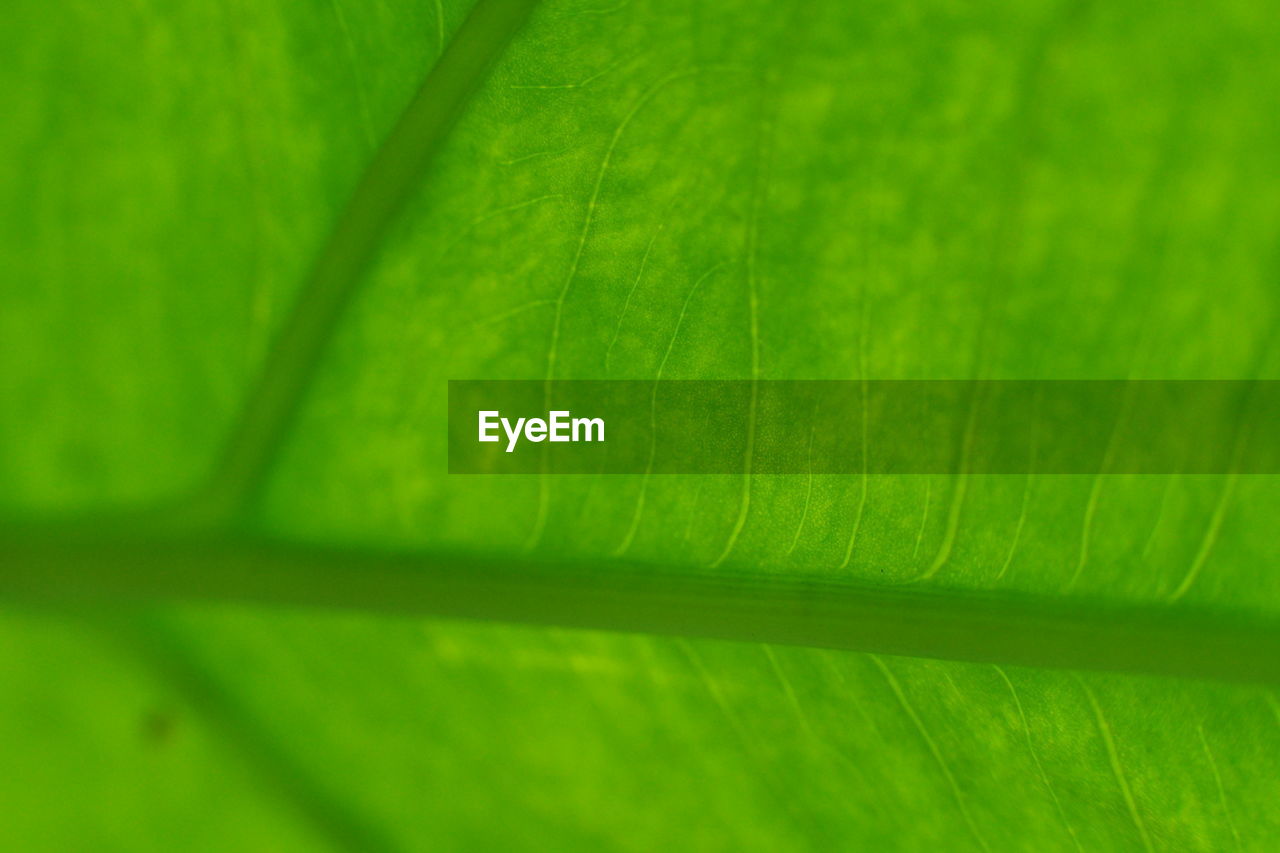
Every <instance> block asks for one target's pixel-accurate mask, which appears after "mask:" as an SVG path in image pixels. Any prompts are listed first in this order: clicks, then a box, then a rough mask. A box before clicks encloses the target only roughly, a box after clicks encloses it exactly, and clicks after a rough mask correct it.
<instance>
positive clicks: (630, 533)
mask: <svg viewBox="0 0 1280 853" xmlns="http://www.w3.org/2000/svg"><path fill="white" fill-rule="evenodd" d="M728 263H729V262H728V261H721V262H720V263H718V264H716V265H714V266H712V267H711V268H710V269H709V270H707V271H706V272H704V273H703V274H702V275H700V276H698V278H697V279H695V280H694V282H693V286H692V287H690V288H689V292H688V293H687V294H685V297H684V303H683V304H682V305H681V306H680V314H679V316H677V317H676V326H675V328H674V329H672V330H671V340H669V341H667V348H666V351H664V352H663V353H662V360H661V361H659V362H658V371H657V374H656V375H655V376H654V377H653V389H652V391H650V393H649V461H648V462H647V463H645V469H644V476H643V477H642V478H641V480H640V494H639V495H638V496H637V497H636V507H635V511H634V512H633V513H632V514H631V524H630V526H628V528H627V532H626V535H624V536H623V537H622V541H621V542H620V543H618V547H617V548H616V549H614V552H613V555H614V556H615V557H620V556H622V555H623V554H625V553H626V552H627V551H629V550H631V545H632V543H633V542H634V541H635V538H636V531H638V530H639V529H640V519H641V517H642V516H643V515H644V500H645V495H646V494H647V492H648V489H649V479H650V477H651V476H652V475H653V460H654V457H655V456H657V453H658V387H659V385H660V384H661V382H662V374H663V372H664V371H665V370H666V369H667V360H668V359H670V358H671V351H672V350H674V349H675V346H676V339H677V338H679V337H680V327H681V326H682V325H684V317H685V314H686V313H688V311H689V303H690V302H692V301H693V295H694V294H695V293H697V292H698V287H699V286H700V285H701V284H702V283H703V282H704V281H706V280H707V279H708V278H710V277H711V276H713V275H715V274H716V272H718V271H719V270H721V269H722V268H724V266H725V265H726V264H728Z"/></svg>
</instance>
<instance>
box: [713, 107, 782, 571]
mask: <svg viewBox="0 0 1280 853" xmlns="http://www.w3.org/2000/svg"><path fill="white" fill-rule="evenodd" d="M758 145H759V147H758V149H757V154H756V160H757V166H756V181H755V185H754V186H753V187H752V193H751V211H750V217H749V221H748V223H747V307H748V310H749V316H748V331H749V333H750V337H751V399H750V401H749V403H748V409H747V446H746V448H745V449H744V450H743V454H742V493H741V497H740V498H739V501H738V516H737V518H736V519H735V521H734V523H733V529H732V530H730V531H729V538H728V539H727V540H726V541H725V543H724V548H723V549H722V550H721V551H720V555H719V556H718V557H716V558H715V559H714V560H712V561H711V566H710V567H711V568H713V569H714V568H716V567H718V566H719V565H721V564H722V563H723V562H724V561H725V560H727V559H728V558H729V555H730V554H731V553H733V549H734V547H736V546H737V544H738V539H739V538H740V537H741V536H742V531H743V528H745V527H746V525H747V517H748V515H749V513H750V512H751V467H752V464H753V462H754V459H755V441H756V406H757V404H758V402H759V400H758V397H759V387H758V385H757V384H756V383H757V382H758V381H759V380H760V295H759V283H758V281H757V277H758V272H757V266H756V265H757V261H758V259H759V258H758V254H759V244H760V205H761V204H762V203H763V199H764V195H765V193H766V191H767V187H768V181H769V157H770V153H771V150H772V145H773V124H772V122H771V121H768V120H767V119H766V120H764V121H762V125H761V128H760V141H759V143H758Z"/></svg>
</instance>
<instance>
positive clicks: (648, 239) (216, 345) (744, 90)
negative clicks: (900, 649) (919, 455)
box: [0, 0, 1280, 851]
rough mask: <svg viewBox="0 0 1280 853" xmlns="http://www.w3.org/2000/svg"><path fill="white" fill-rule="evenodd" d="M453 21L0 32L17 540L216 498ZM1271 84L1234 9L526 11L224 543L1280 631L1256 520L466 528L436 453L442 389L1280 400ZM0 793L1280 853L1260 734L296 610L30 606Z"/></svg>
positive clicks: (402, 12)
mask: <svg viewBox="0 0 1280 853" xmlns="http://www.w3.org/2000/svg"><path fill="white" fill-rule="evenodd" d="M469 5H470V4H467V3H453V2H443V3H442V2H440V0H437V1H436V2H417V0H384V2H370V3H363V4H361V3H352V2H350V0H327V2H321V0H316V2H301V3H299V2H292V3H290V2H283V0H259V2H247V1H246V0H223V2H217V3H207V2H197V1H196V0H183V2H159V0H136V2H133V3H130V4H126V5H116V4H102V3H93V2H73V0H60V2H57V3H53V4H50V3H47V2H36V0H10V2H8V3H7V4H6V5H5V8H4V10H3V11H2V12H0V57H2V59H0V89H2V90H3V91H4V92H5V93H6V95H5V102H4V120H3V122H0V156H2V157H3V160H2V162H3V163H4V167H3V169H0V199H2V200H3V204H2V205H0V216H2V217H3V228H2V229H0V288H2V290H0V394H2V400H3V405H0V510H2V511H3V514H4V517H5V519H7V522H6V527H5V530H6V531H9V532H7V533H6V534H5V535H6V536H19V535H20V536H23V537H28V538H34V540H35V541H36V543H37V544H36V546H35V547H36V548H39V547H41V546H40V544H39V543H40V542H41V541H44V540H47V541H48V542H49V543H50V548H52V547H53V545H54V544H56V543H57V542H58V541H59V539H60V537H61V536H63V535H64V534H61V533H60V532H59V529H60V528H59V525H61V524H63V523H64V522H62V521H60V519H64V518H71V517H73V516H86V515H87V516H90V517H98V516H103V515H104V514H109V513H114V512H119V511H127V510H129V509H130V508H132V507H137V506H141V505H149V504H152V503H164V502H168V501H181V500H182V499H183V498H184V497H185V496H188V495H196V494H199V493H200V489H201V485H202V484H203V483H206V482H209V481H210V478H211V477H216V475H217V471H218V465H219V459H220V458H221V455H220V454H221V449H222V447H223V445H224V443H225V442H226V440H227V436H228V435H230V434H232V433H233V431H234V430H235V429H236V425H237V423H241V424H242V426H243V423H242V422H241V421H240V413H241V411H242V410H243V407H244V402H245V400H246V399H247V398H248V395H249V392H250V389H251V388H252V387H253V383H254V381H255V378H256V377H257V376H258V374H259V372H260V371H261V369H262V367H263V365H264V363H265V359H266V358H267V355H268V353H269V352H270V349H271V345H272V341H273V339H274V338H275V336H276V333H277V332H278V331H279V330H280V329H281V328H282V324H283V323H284V322H285V319H286V318H287V317H288V316H289V315H290V312H291V311H293V310H294V306H295V304H296V303H297V302H298V297H299V295H300V294H301V295H302V296H303V297H304V298H305V296H306V294H305V293H304V292H303V285H304V282H306V281H307V280H308V275H309V271H311V270H313V269H314V268H315V266H316V265H317V264H320V265H321V266H323V264H324V261H323V260H320V261H317V259H323V257H324V255H323V254H322V250H323V248H324V247H325V245H326V243H327V241H328V240H329V235H330V234H331V233H333V231H334V229H335V227H338V223H339V222H340V216H341V214H342V211H343V209H344V206H345V205H346V204H347V201H348V199H349V198H351V197H352V194H353V192H355V190H356V188H357V186H359V185H360V183H361V180H362V177H361V176H362V174H364V169H365V167H366V166H367V165H368V164H369V163H370V162H371V161H372V160H373V158H374V157H375V154H376V152H377V151H378V150H379V147H380V146H381V145H382V144H383V141H384V140H385V139H386V138H387V137H388V134H389V133H390V131H391V129H392V127H393V126H394V125H395V122H396V120H397V117H398V116H399V115H400V114H401V113H402V111H404V109H405V108H406V105H407V104H409V102H410V100H411V99H412V98H413V95H414V92H415V91H416V90H417V88H418V86H419V85H420V84H421V83H422V80H423V79H424V77H426V75H427V73H428V72H429V71H430V69H431V67H432V65H433V64H434V63H435V61H436V59H437V58H438V57H439V56H440V54H441V50H442V48H443V46H444V45H447V44H448V43H449V42H450V40H451V39H452V37H453V35H454V33H455V32H456V31H457V30H458V29H459V27H460V26H461V24H462V21H463V19H464V18H465V17H466V15H467V12H468V8H469ZM482 5H486V6H489V7H501V8H500V9H499V11H500V12H501V13H502V14H508V13H509V12H508V11H507V7H510V13H514V11H515V10H516V7H517V6H519V5H520V4H519V3H503V2H500V0H499V2H495V0H483V2H482ZM1278 30H1280V18H1277V16H1276V15H1275V14H1274V10H1272V9H1271V8H1270V7H1269V4H1267V3H1264V2H1258V0H1238V2H1222V3H1216V4H1212V5H1208V6H1206V5H1203V4H1191V3H1181V2H1173V3H1164V4H1155V3H1142V2H1137V0H1124V2H1119V3H1112V4H1089V3H1081V2H1068V3H1056V4H1048V3H1039V2H1026V3H1016V4H1015V3H1004V4H982V3H953V2H934V0H926V2H905V3H878V2H862V3H844V2H835V0H831V2H826V0H824V2H815V3H810V4H798V3H797V4H787V3H776V2H763V1H762V2H748V0H716V2H706V3H696V4H691V3H687V2H646V0H629V2H628V0H623V2H614V0H572V2H569V0H546V2H543V3H539V4H537V5H536V7H535V8H534V9H533V13H532V17H531V19H530V21H529V23H528V24H527V26H525V27H524V28H523V29H522V30H521V31H520V32H519V33H518V34H517V35H516V36H515V38H514V39H513V40H512V41H511V43H510V44H509V45H505V46H503V45H501V44H497V43H495V44H493V45H492V47H493V50H494V53H495V61H494V63H493V66H492V68H491V69H490V72H489V73H488V75H487V76H486V77H485V78H484V80H483V83H482V84H481V85H480V86H479V87H478V88H477V89H476V90H475V91H474V93H472V94H471V95H470V97H469V99H468V101H467V104H466V107H465V110H464V112H463V113H462V114H461V117H460V118H459V120H458V122H457V124H456V126H453V127H452V128H451V129H449V131H448V133H447V134H446V135H445V137H444V139H443V142H442V144H441V145H440V146H439V147H438V148H436V149H433V150H432V151H431V152H429V154H430V156H429V158H428V160H427V163H426V166H425V168H424V170H422V173H421V174H420V175H419V174H412V175H411V176H410V177H412V180H411V181H408V180H407V181H406V183H405V185H404V186H403V187H402V189H403V191H405V192H407V193H408V197H407V200H406V202H405V205H404V209H403V211H402V212H401V215H399V216H397V217H395V218H394V219H392V220H391V221H390V222H389V223H387V225H386V227H382V226H381V225H379V226H378V228H377V229H376V230H377V235H378V237H379V239H380V241H381V242H380V244H381V251H380V252H379V253H378V255H377V257H376V259H375V260H374V261H373V262H371V263H370V264H368V265H367V266H364V267H362V268H361V269H360V270H359V271H358V274H356V275H353V276H352V277H351V280H350V282H349V284H350V286H351V289H352V298H351V302H350V304H349V305H348V306H347V308H346V310H345V311H344V312H343V313H342V314H341V316H340V317H339V321H338V323H337V325H336V327H335V329H334V330H333V334H332V336H331V337H327V338H326V339H325V341H324V346H323V347H322V348H321V350H320V351H319V353H318V354H317V356H316V357H315V358H314V359H311V360H310V362H309V363H308V365H307V368H308V369H307V372H306V377H305V378H306V383H305V389H302V390H303V391H305V393H302V402H301V406H300V408H299V410H298V411H297V413H296V417H294V418H293V419H292V420H291V422H290V424H289V428H288V429H287V430H286V431H285V432H284V436H283V439H282V441H281V442H280V443H279V445H278V447H273V452H272V454H271V458H270V459H269V460H268V461H269V463H270V464H269V467H264V469H263V471H262V472H261V475H262V476H261V479H262V482H261V485H260V486H257V487H255V488H254V489H253V490H252V492H251V493H246V495H244V500H243V501H242V502H241V503H240V504H238V508H237V512H236V513H235V514H234V516H228V517H227V518H225V519H220V520H218V522H217V524H216V525H215V529H216V530H219V531H223V532H228V531H230V532H228V535H231V533H232V532H233V533H234V535H252V536H254V537H266V538H270V539H272V540H277V541H284V542H286V543H296V544H305V545H307V546H313V547H319V548H330V547H333V548H337V547H341V548H346V549H353V550H355V551H361V550H367V551H369V552H370V553H372V552H385V551H391V552H394V553H396V554H404V555H422V556H424V557H431V556H438V555H447V554H455V553H462V554H471V555H481V556H484V557H486V558H494V559H498V560H501V561H505V562H506V563H508V564H509V565H510V566H511V567H513V568H514V569H515V570H519V569H520V567H521V566H522V565H524V564H525V563H526V562H527V561H531V560H536V561H539V563H540V564H541V565H546V564H550V565H552V566H553V567H554V566H555V565H556V564H557V563H558V562H564V564H565V565H570V564H572V565H575V566H576V565H582V564H584V563H585V564H589V565H590V566H592V567H593V571H597V572H600V573H607V572H610V571H615V570H617V566H618V565H620V564H621V561H628V564H634V563H639V564H643V565H651V566H653V567H654V570H655V571H658V570H661V571H669V572H677V573H680V574H690V575H698V576H704V575H709V576H712V577H716V578H720V579H722V580H724V579H728V580H727V581H725V582H732V579H733V578H735V577H745V578H755V579H758V580H759V579H763V580H767V579H768V578H772V577H779V578H787V579H790V580H801V581H802V580H804V579H823V580H826V581H835V582H849V583H855V582H856V583H861V584H871V585H881V584H884V585H901V584H916V585H918V586H920V587H922V588H927V589H936V590H938V591H940V592H941V593H944V594H947V595H954V596H956V597H957V600H963V598H964V596H966V595H972V594H974V593H976V592H981V591H999V592H1003V593H1009V594H1017V595H1022V596H1026V597H1029V598H1031V599H1036V600H1039V599H1043V600H1048V601H1054V602H1065V603H1066V604H1067V605H1068V606H1071V607H1078V608H1079V609H1080V611H1081V612H1089V611H1090V609H1091V608H1098V607H1104V606H1110V605H1115V604H1118V603H1119V604H1125V605H1130V606H1134V607H1143V608H1150V609H1152V610H1159V611H1161V612H1168V613H1170V614H1172V617H1171V618H1175V619H1176V618H1180V615H1181V614H1184V613H1185V614H1189V616H1188V618H1190V615H1194V614H1200V613H1206V612H1208V613H1216V614H1220V615H1223V616H1224V618H1235V617H1236V616H1240V617H1241V618H1244V617H1248V618H1250V619H1255V618H1261V619H1266V618H1270V617H1271V616H1273V615H1276V614H1277V613H1280V572H1277V571H1276V565H1277V562H1278V558H1280V540H1277V538H1276V537H1275V535H1274V530H1275V519H1276V518H1277V516H1278V513H1280V489H1277V487H1276V484H1275V482H1274V480H1273V479H1272V478H1268V477H1250V476H1237V475H1225V476H1215V477H1178V476H1171V477H1106V478H1090V477H1041V478H1037V477H1034V476H1030V477H977V476H974V477H952V476H938V477H900V478H888V477H857V476H852V477H850V476H844V477H836V476H828V477H820V476H814V477H805V476H790V477H775V478H768V477H761V476H757V475H752V474H751V472H750V470H749V468H747V469H745V470H744V474H743V475H742V476H730V477H705V478H697V477H685V478H677V477H668V478H660V479H657V478H655V479H652V480H650V479H646V478H644V477H642V476H635V477H623V478H601V477H596V478H592V477H575V478H568V477H566V478H537V477H529V478H466V479H460V478H450V477H449V476H448V475H447V474H446V473H445V431H444V428H443V427H444V422H445V402H446V380H448V379H466V378H515V379H544V378H560V379H565V378H568V379H600V378H621V379H653V378H655V377H661V378H664V379H682V378H683V379H692V378H698V379H710V378H736V379H751V378H759V379H858V378H874V379H970V378H978V379H998V378H1027V379H1059V378H1069V379H1125V378H1160V379H1248V378H1258V377H1261V378H1269V379H1275V378H1280V353H1277V352H1276V348H1275V346H1274V343H1275V342H1274V329H1275V324H1276V321H1277V317H1280V314H1278V313H1277V308H1280V298H1278V294H1277V289H1276V288H1277V272H1278V270H1277V261H1278V257H1280V256H1277V251H1276V245H1277V244H1276V237H1277V234H1278V233H1280V175H1278V174H1277V168H1278V167H1280V112H1277V111H1276V110H1275V108H1274V106H1275V104H1274V93H1275V92H1276V91H1278V90H1280V88H1278V87H1280V56H1277V54H1276V52H1275V47H1274V46H1275V44H1276V39H1277V36H1280V32H1278ZM406 174H407V173H406ZM300 393H301V392H300ZM250 426H253V424H250ZM871 452H874V449H872V451H871ZM65 523H66V524H77V523H79V522H71V521H68V522H65ZM137 528H138V531H139V532H140V535H143V536H144V537H145V536H146V535H147V534H148V529H149V528H148V527H147V524H146V523H145V522H144V523H140V524H139V525H138V526H137ZM13 531H19V532H13ZM152 532H153V533H154V535H155V536H156V537H157V538H158V537H160V536H169V535H174V534H172V532H171V531H169V530H167V529H162V528H161V526H160V525H158V524H157V525H156V527H155V529H154V531H152ZM176 535H179V536H191V537H193V541H194V542H195V543H196V545H195V546H194V547H198V544H199V541H200V540H199V536H198V535H197V534H196V533H191V532H190V531H179V533H178V534H176ZM201 535H203V534H201ZM144 541H145V538H144ZM6 547H7V546H5V545H4V544H3V543H2V542H0V548H6ZM13 559H14V558H13V552H9V553H6V552H5V551H4V550H0V560H2V561H3V562H0V572H3V571H4V566H6V565H7V566H9V567H10V569H12V568H13ZM73 568H76V570H79V571H83V572H85V573H86V575H92V574H93V572H94V568H93V561H92V560H91V559H88V560H85V561H84V563H83V565H82V566H77V567H73ZM566 576H567V575H566ZM553 581H554V578H553ZM566 582H567V581H566ZM314 583H315V584H317V585H323V584H324V583H325V575H324V572H323V570H322V567H320V566H318V567H317V571H316V575H315V581H314ZM142 593H143V594H144V595H145V593H146V590H142ZM195 597H198V596H195ZM762 639H765V640H767V639H768V638H767V637H766V638H762ZM0 767H3V773H0V846H3V847H5V848H10V849H21V850H94V851H111V850H148V849H156V850H173V849H175V848H176V849H183V850H229V849H237V850H240V849H243V850H271V851H277V850H293V849H299V850H303V849H306V850H310V849H350V850H381V849H386V850H403V849H504V850H505V849H528V850H545V849H584V850H597V849H618V850H651V849H655V848H658V847H666V848H676V849H707V850H744V849H750V850H778V849H800V850H807V849H812V850H829V849H862V848H866V849H905V850H934V849H939V848H945V849H989V850H1035V851H1042V850H1055V849H1063V850H1072V849H1082V850H1098V849H1106V850H1109V849H1118V850H1128V849H1137V850H1142V849H1167V850H1224V849H1235V848H1240V849H1255V850H1265V849H1271V848H1273V847H1274V845H1275V843H1276V840H1277V837H1280V806H1278V805H1277V803H1278V802H1280V796H1278V795H1280V699H1277V695H1276V693H1275V691H1274V690H1273V689H1272V688H1271V687H1269V686H1251V685H1241V686H1234V685H1226V684H1218V683H1214V682H1212V681H1192V680H1172V679H1160V678H1156V677H1153V676H1146V675H1141V674H1137V673H1134V674H1105V675H1104V674H1096V673H1094V674H1086V673H1081V674H1075V673H1067V672H1060V671H1054V670H1049V669H1037V668H1028V667H1002V666H998V665H991V664H978V663H948V662H939V661H928V660H916V659H900V658H892V657H885V656H875V655H868V654H861V653H856V652H843V651H840V652H838V651H823V650H816V649H803V648H789V647H783V646H775V645H769V644H767V643H759V644H751V643H728V642H718V641H710V640H699V639H694V638H681V637H670V636H667V637H649V636H644V635H624V634H616V633H608V632H599V633H593V632H583V631H571V630H566V629H558V628H553V627H542V628H534V627H517V626H505V625H496V624H468V623H454V622H447V621H430V620H424V619H417V618H408V617H403V616H390V615H386V614H379V613H362V612H339V611H332V612H330V611H321V610H309V609H305V608H290V607H278V606H277V607H265V606H262V607H260V606H253V605H230V604H210V603H203V604H201V603H173V602H171V603H161V602H157V603H155V604H153V605H151V606H147V607H144V608H142V609H141V610H128V611H122V610H121V609H120V608H119V607H117V606H111V607H107V608H94V607H88V608H85V607H76V608H73V609H70V610H66V609H61V608H49V607H47V606H44V605H33V604H30V603H27V602H25V601H20V600H14V601H11V602H9V603H8V604H7V606H6V607H5V609H4V611H3V615H2V618H0Z"/></svg>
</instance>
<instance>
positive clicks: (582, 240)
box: [525, 65, 738, 551]
mask: <svg viewBox="0 0 1280 853" xmlns="http://www.w3.org/2000/svg"><path fill="white" fill-rule="evenodd" d="M727 70H738V69H736V68H733V67H732V66H719V65H701V66H694V67H691V68H684V69H681V70H679V71H673V72H671V73H669V74H667V75H666V76H664V77H662V78H661V79H659V80H658V81H657V82H656V83H654V84H653V85H652V86H650V87H649V88H648V89H647V90H646V91H645V92H644V93H643V94H641V95H640V97H639V98H637V99H636V102H635V103H634V104H632V106H631V109H630V110H629V111H628V112H627V114H626V115H625V116H623V118H622V121H620V122H619V123H618V126H617V127H616V128H614V131H613V133H612V135H611V136H610V137H609V143H608V145H606V146H605V151H604V156H603V157H601V159H600V167H599V168H598V169H597V170H596V177H595V181H594V183H593V184H592V187H591V195H590V197H589V198H588V199H587V209H586V212H585V214H584V215H583V218H582V228H581V229H580V230H579V232H578V240H577V245H576V246H575V248H574V251H573V260H572V261H570V263H569V270H568V273H567V274H566V275H565V278H564V282H563V283H562V284H561V286H560V291H559V293H558V294H557V295H556V306H555V316H554V317H553V318H552V321H551V336H550V342H549V343H548V345H547V359H546V363H547V370H546V383H547V396H548V400H549V399H550V394H551V383H552V382H553V381H554V380H555V377H556V362H557V359H558V358H559V347H560V331H561V327H562V325H563V322H564V306H565V301H566V300H567V299H568V298H569V293H570V292H571V291H572V290H573V285H574V282H575V281H576V280H577V278H578V269H579V267H580V266H581V264H582V255H583V252H585V251H586V247H587V238H588V237H589V236H590V234H591V225H592V223H593V222H594V220H595V214H596V206H597V204H598V203H599V201H600V188H601V187H603V186H604V179H605V175H607V174H608V172H609V167H610V165H611V164H612V163H613V156H614V152H615V151H616V150H617V148H618V143H619V141H621V139H622V137H623V135H624V134H625V133H626V131H627V128H628V127H629V126H630V125H631V122H632V120H634V119H635V117H636V116H637V115H638V114H639V113H640V111H641V110H642V109H644V107H645V106H646V105H647V104H648V103H649V102H650V101H652V100H653V99H654V97H656V96H657V94H658V93H659V92H661V91H662V90H663V89H665V88H666V87H667V86H670V85H671V84H672V83H676V82H678V81H680V80H686V79H688V78H691V77H695V76H697V75H699V74H708V73H713V72H717V71H727ZM549 488H550V486H549V481H548V479H547V476H546V474H545V472H544V473H543V476H541V477H539V479H538V506H537V510H536V514H535V517H534V521H533V527H532V529H531V530H530V532H529V537H528V539H527V540H526V542H525V550H526V551H532V550H533V549H534V548H536V547H537V545H538V543H539V542H540V541H541V540H542V533H543V530H544V529H545V528H546V523H547V511H548V509H547V508H548V502H549V494H548V490H549Z"/></svg>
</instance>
